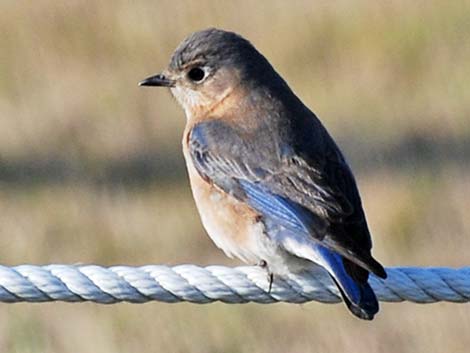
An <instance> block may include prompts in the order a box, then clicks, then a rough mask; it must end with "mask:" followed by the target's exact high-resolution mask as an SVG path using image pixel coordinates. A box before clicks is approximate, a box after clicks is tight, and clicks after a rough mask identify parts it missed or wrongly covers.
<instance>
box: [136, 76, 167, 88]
mask: <svg viewBox="0 0 470 353" xmlns="http://www.w3.org/2000/svg"><path fill="white" fill-rule="evenodd" d="M139 86H157V87H175V81H174V80H170V79H169V78H167V77H165V75H163V74H158V75H155V76H151V77H147V78H146V79H145V80H142V81H140V82H139Z"/></svg>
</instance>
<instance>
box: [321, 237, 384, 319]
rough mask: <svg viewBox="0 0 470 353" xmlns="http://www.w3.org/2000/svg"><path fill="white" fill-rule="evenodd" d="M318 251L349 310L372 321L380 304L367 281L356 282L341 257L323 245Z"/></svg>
mask: <svg viewBox="0 0 470 353" xmlns="http://www.w3.org/2000/svg"><path fill="white" fill-rule="evenodd" d="M317 250H318V254H320V256H321V257H322V258H323V260H324V262H325V264H327V266H325V267H326V269H327V270H328V272H329V274H330V276H331V277H332V279H333V280H334V281H335V283H336V285H337V286H338V289H339V290H340V292H341V296H342V297H343V300H344V302H345V303H346V305H347V306H348V308H349V310H350V311H351V312H352V313H353V314H354V315H356V316H357V317H359V318H361V319H364V320H372V319H373V318H374V315H375V314H376V313H377V312H378V311H379V303H378V301H377V297H376V296H375V294H374V291H373V290H372V288H371V287H370V285H369V283H368V282H367V281H366V282H364V283H360V282H358V281H356V280H354V279H353V278H352V277H351V276H350V275H349V274H348V273H347V272H346V270H345V268H344V263H343V259H342V258H341V256H340V255H338V254H335V253H334V252H332V251H331V250H328V249H327V248H325V247H323V246H321V245H319V246H318V249H317Z"/></svg>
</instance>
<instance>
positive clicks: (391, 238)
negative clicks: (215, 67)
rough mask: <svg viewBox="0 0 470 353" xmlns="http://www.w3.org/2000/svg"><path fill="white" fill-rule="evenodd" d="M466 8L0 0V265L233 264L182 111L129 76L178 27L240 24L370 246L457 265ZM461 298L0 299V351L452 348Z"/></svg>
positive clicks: (165, 48)
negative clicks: (187, 163) (346, 188)
mask: <svg viewBox="0 0 470 353" xmlns="http://www.w3.org/2000/svg"><path fill="white" fill-rule="evenodd" d="M469 18H470V3H469V2H468V1H455V2H451V3H444V2H440V1H416V2H413V3H410V2H405V1H395V2H391V3H387V4H379V3H377V2H374V1H371V0H369V1H368V0H366V1H360V2H349V1H339V2H334V3H330V2H327V1H324V2H322V1H319V2H315V3H314V4H313V3H311V2H308V1H297V2H295V3H293V4H288V3H287V2H284V1H270V2H256V3H255V2H249V1H242V2H216V1H200V2H191V1H179V2H174V1H159V2H139V3H137V4H136V3H130V2H127V1H115V2H112V3H111V2H109V3H107V4H106V3H104V2H100V3H90V2H80V1H69V2H65V3H63V4H60V3H57V2H54V1H50V0H44V1H37V2H34V3H30V2H23V1H17V2H2V3H0V33H2V35H1V36H0V48H1V50H0V77H1V78H2V79H1V80H0V116H1V119H0V215H1V216H0V219H1V222H0V259H1V262H2V263H5V264H19V263H53V262H56V263H59V262H67V263H75V262H83V263H89V262H93V263H99V264H104V265H106V264H117V263H120V264H135V265H139V264H145V263H168V264H176V263H199V264H214V263H218V264H219V263H221V264H230V265H232V264H237V263H238V262H236V261H230V260H228V259H226V258H225V257H224V255H223V254H222V253H221V252H220V251H218V250H217V249H215V247H214V245H213V244H212V243H211V242H210V241H209V240H208V239H207V237H206V236H205V235H204V231H203V229H202V227H201V225H200V222H199V219H198V216H197V214H196V209H195V207H194V204H193V201H192V199H191V196H190V192H189V189H188V185H187V182H186V180H185V178H186V176H185V172H184V170H183V167H182V165H183V164H182V156H181V153H180V152H179V149H180V141H179V140H180V135H181V130H182V127H183V124H184V118H183V113H182V111H181V110H180V109H179V108H178V107H177V106H176V104H175V103H174V102H173V101H172V99H171V98H170V95H169V94H168V93H165V92H162V91H156V90H143V89H139V88H138V87H137V84H136V83H137V82H138V81H139V80H140V79H142V78H144V77H146V76H147V75H149V74H152V73H154V72H157V71H159V70H160V69H161V68H163V67H164V66H165V65H166V62H167V61H168V58H169V55H170V54H171V52H172V50H173V49H174V47H175V46H176V45H177V43H178V42H179V41H180V40H181V39H182V38H183V37H184V36H185V35H187V34H188V33H190V32H192V31H194V30H197V29H201V28H205V27H209V26H217V27H222V28H226V29H231V30H235V31H237V32H240V33H242V34H243V35H245V36H246V37H248V38H249V39H250V40H251V41H252V42H253V43H254V44H255V45H256V46H257V47H258V48H259V49H260V50H261V51H262V52H263V53H264V54H265V55H266V56H267V57H268V58H269V60H270V61H271V62H272V63H273V64H274V66H275V67H276V68H277V69H278V70H279V71H280V73H281V74H282V75H283V76H284V77H285V78H286V79H287V80H288V82H290V84H291V85H292V87H293V88H294V89H295V91H296V92H297V93H298V94H299V95H300V97H301V98H302V99H303V100H304V101H305V102H306V103H307V104H308V105H309V106H311V107H313V108H314V110H315V111H316V112H317V113H318V114H319V116H320V117H322V119H323V121H324V122H325V124H326V125H327V127H328V128H329V130H330V131H331V132H332V134H333V135H334V136H336V137H337V139H338V140H339V142H340V144H341V145H342V146H343V147H344V149H345V152H346V154H347V155H348V157H349V158H350V159H351V161H352V162H353V167H354V169H355V170H356V172H357V175H358V179H359V180H358V181H359V184H360V188H361V191H362V195H363V201H364V205H365V208H366V212H367V214H368V219H369V222H370V226H371V229H372V231H373V233H374V241H375V248H374V251H375V254H376V255H377V257H378V258H379V259H381V260H383V262H384V263H385V264H386V265H388V266H393V265H435V266H446V265H448V266H464V265H469V256H468V249H469V248H470V240H469V239H470V237H469V235H470V217H468V206H469V202H468V199H469V197H470V194H469V190H470V178H469V177H468V175H469V173H468V171H469V165H468V163H469V160H470V157H469V155H470V147H469V146H470V128H469V127H470V124H469V122H470V118H469V117H470V103H469V102H470V81H469V77H470V60H468V58H469V57H470V42H469V41H468V38H469V36H470V20H469ZM469 314H470V307H469V306H468V305H455V304H436V305H429V306H425V305H414V304H388V305H383V306H382V311H381V313H380V315H378V316H377V318H376V320H374V321H373V322H372V323H364V322H360V321H358V320H356V319H355V318H353V317H351V316H350V315H349V314H348V313H347V312H346V310H345V309H344V307H343V306H342V305H321V304H309V305H303V306H296V305H281V304H280V305H269V306H261V305H252V304H250V305H243V306H242V305H233V306H230V305H224V304H212V305H207V306H197V305H190V304H178V305H168V304H146V305H128V304H121V305H113V306H107V307H105V306H98V305H93V304H74V305H70V304H57V303H56V304H41V305H30V304H21V305H3V306H2V307H1V308H0V352H31V353H32V352H61V353H67V352H83V353H87V352H93V353H94V352H103V353H106V352H159V351H169V352H188V351H191V352H204V353H206V352H228V353H230V352H270V353H276V352H279V353H280V352H306V351H314V352H315V351H318V352H326V353H327V352H338V351H347V352H351V353H354V352H364V351H373V352H396V351H400V352H405V353H406V352H413V353H415V352H442V351H446V352H467V351H468V346H469V345H470V338H469V336H468V334H467V332H468V330H469V329H470V320H469V317H470V315H469Z"/></svg>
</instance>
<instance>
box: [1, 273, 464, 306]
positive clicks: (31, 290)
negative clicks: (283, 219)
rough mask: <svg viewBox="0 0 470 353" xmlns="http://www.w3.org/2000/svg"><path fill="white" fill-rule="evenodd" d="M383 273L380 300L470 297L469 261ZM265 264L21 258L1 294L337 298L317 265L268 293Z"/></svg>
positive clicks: (172, 299) (16, 298) (6, 298)
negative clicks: (43, 262)
mask: <svg viewBox="0 0 470 353" xmlns="http://www.w3.org/2000/svg"><path fill="white" fill-rule="evenodd" d="M387 274H388V278H387V279H386V280H381V279H378V278H377V277H375V276H371V279H370V283H371V285H372V287H373V289H374V291H375V293H376V294H377V296H378V298H379V300H380V301H385V302H401V301H405V300H406V301H411V302H415V303H434V302H438V301H448V302H456V303H461V302H468V301H470V267H464V268H461V269H450V268H417V267H401V268H400V267H397V268H388V269H387ZM268 288H269V283H268V278H267V274H266V271H265V270H263V269H261V268H259V267H236V268H228V267H222V266H208V267H198V266H194V265H180V266H175V267H167V266H142V267H129V266H113V267H109V268H104V267H100V266H95V265H47V266H32V265H21V266H16V267H6V266H0V301H1V302H6V303H15V302H47V301H65V302H81V301H92V302H95V303H102V304H111V303H117V302H121V301H125V302H131V303H144V302H148V301H154V300H156V301H162V302H166V303H176V302H181V301H189V302H192V303H201V304H202V303H211V302H214V301H222V302H224V303H247V302H256V303H275V302H289V303H305V302H308V301H311V300H315V301H319V302H324V303H337V302H339V301H341V299H340V297H339V293H338V290H337V289H336V286H335V285H334V283H333V282H332V281H331V279H330V277H329V276H328V274H327V273H326V272H325V271H324V270H322V269H320V268H317V269H312V271H310V272H308V273H304V274H301V275H300V274H299V275H289V276H287V277H282V278H281V277H279V276H278V277H275V279H274V283H273V286H272V289H271V292H269V293H268Z"/></svg>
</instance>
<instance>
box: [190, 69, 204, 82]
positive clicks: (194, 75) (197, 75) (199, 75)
mask: <svg viewBox="0 0 470 353" xmlns="http://www.w3.org/2000/svg"><path fill="white" fill-rule="evenodd" d="M204 76H206V73H205V72H204V70H203V69H201V68H200V67H193V68H192V69H191V70H189V72H188V77H189V79H190V80H191V81H194V82H200V81H202V79H203V78H204Z"/></svg>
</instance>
